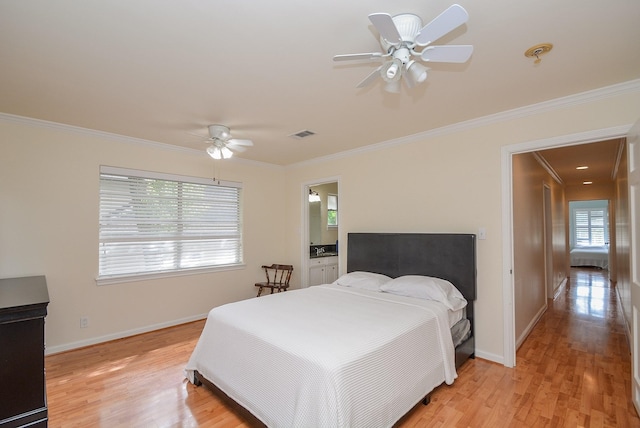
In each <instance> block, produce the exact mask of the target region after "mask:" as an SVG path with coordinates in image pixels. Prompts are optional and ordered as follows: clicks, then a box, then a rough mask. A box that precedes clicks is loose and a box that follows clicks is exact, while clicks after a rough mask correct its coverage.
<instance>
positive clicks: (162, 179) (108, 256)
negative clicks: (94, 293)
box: [98, 166, 242, 282]
mask: <svg viewBox="0 0 640 428" xmlns="http://www.w3.org/2000/svg"><path fill="white" fill-rule="evenodd" d="M240 192H241V185H240V184H239V183H230V182H222V183H220V184H218V182H216V183H214V182H213V181H212V180H206V179H199V178H192V177H182V176H174V175H170V174H161V173H150V172H145V171H135V170H127V169H122V168H113V167H104V166H103V167H101V168H100V234H99V274H98V282H100V280H101V279H109V278H118V277H123V276H124V277H131V276H141V275H142V276H144V275H149V274H158V273H167V272H182V271H187V270H193V269H201V268H210V267H219V266H228V265H234V264H241V263H242V222H241V209H240V208H241V207H240Z"/></svg>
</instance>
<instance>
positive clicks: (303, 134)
mask: <svg viewBox="0 0 640 428" xmlns="http://www.w3.org/2000/svg"><path fill="white" fill-rule="evenodd" d="M315 134H316V133H315V132H313V131H309V130H306V129H305V130H304V131H300V132H296V133H295V134H291V135H289V137H293V138H297V139H299V140H300V139H302V138H305V137H310V136H312V135H315Z"/></svg>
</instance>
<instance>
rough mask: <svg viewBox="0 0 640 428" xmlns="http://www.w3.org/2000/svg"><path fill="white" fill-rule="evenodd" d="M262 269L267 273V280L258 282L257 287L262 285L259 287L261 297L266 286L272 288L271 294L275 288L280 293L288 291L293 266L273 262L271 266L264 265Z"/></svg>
mask: <svg viewBox="0 0 640 428" xmlns="http://www.w3.org/2000/svg"><path fill="white" fill-rule="evenodd" d="M262 269H264V273H265V274H266V275H267V282H256V287H260V288H259V289H258V297H260V295H261V294H262V290H264V289H265V288H270V289H271V294H273V290H278V293H279V292H281V291H287V288H289V280H290V279H291V272H293V266H291V265H278V264H273V265H271V266H266V265H265V266H262Z"/></svg>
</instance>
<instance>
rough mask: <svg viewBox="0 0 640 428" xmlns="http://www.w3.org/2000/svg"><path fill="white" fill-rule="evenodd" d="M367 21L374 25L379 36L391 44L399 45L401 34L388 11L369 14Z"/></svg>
mask: <svg viewBox="0 0 640 428" xmlns="http://www.w3.org/2000/svg"><path fill="white" fill-rule="evenodd" d="M369 21H371V23H372V24H373V26H374V27H376V30H378V33H380V36H382V38H383V39H385V40H386V41H387V42H389V44H391V45H393V46H399V45H400V44H401V43H402V36H400V33H399V32H398V28H397V27H396V24H394V22H393V18H391V15H389V14H388V13H372V14H371V15H369Z"/></svg>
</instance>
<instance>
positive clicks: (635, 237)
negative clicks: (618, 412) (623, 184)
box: [627, 121, 640, 414]
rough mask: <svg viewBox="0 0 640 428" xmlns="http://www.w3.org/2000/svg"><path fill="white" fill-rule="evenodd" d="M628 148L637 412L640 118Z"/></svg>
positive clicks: (639, 408)
mask: <svg viewBox="0 0 640 428" xmlns="http://www.w3.org/2000/svg"><path fill="white" fill-rule="evenodd" d="M627 144H628V146H627V147H628V149H629V154H628V160H629V211H630V212H629V216H630V219H629V223H630V225H631V260H630V267H631V305H632V308H633V309H632V313H633V321H632V322H633V324H632V327H631V342H632V343H631V365H632V373H633V376H632V377H631V399H632V400H633V404H634V406H635V407H636V412H638V414H640V221H639V220H638V218H639V217H640V121H638V122H636V124H635V125H634V126H633V127H632V128H631V130H630V131H629V134H628V135H627Z"/></svg>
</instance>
